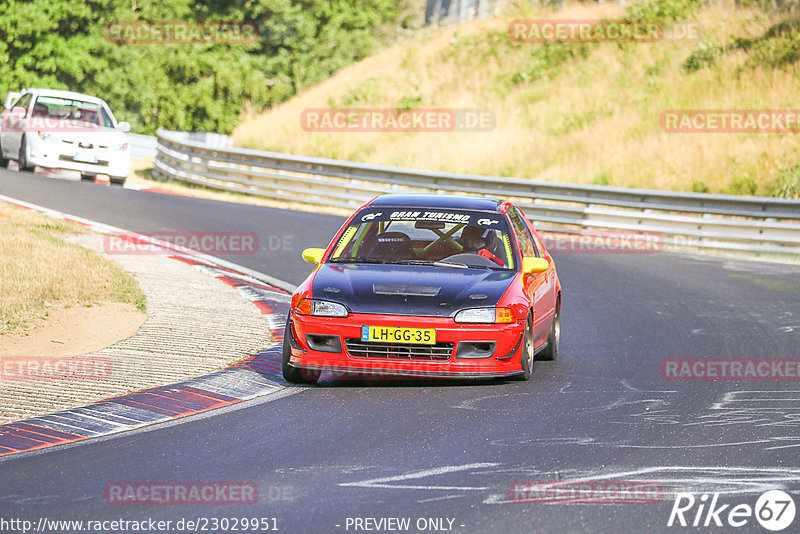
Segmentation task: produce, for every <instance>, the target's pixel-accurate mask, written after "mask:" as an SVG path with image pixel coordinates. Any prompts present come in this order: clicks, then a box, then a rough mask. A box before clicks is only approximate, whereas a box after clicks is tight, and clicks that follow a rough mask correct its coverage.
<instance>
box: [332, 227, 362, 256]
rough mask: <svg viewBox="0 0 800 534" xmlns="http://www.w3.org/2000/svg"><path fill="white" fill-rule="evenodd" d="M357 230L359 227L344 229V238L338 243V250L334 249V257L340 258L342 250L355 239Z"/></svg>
mask: <svg viewBox="0 0 800 534" xmlns="http://www.w3.org/2000/svg"><path fill="white" fill-rule="evenodd" d="M356 230H358V227H356V226H351V227H350V228H348V229H347V230H345V231H344V233H343V234H342V238H341V239H340V240H339V243H338V244H337V245H336V250H334V251H333V257H334V258H338V257H339V256H341V254H342V251H343V250H344V249H345V248H347V244H348V243H349V242H350V240H351V239H353V236H354V235H356Z"/></svg>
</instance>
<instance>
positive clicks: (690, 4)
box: [625, 0, 701, 21]
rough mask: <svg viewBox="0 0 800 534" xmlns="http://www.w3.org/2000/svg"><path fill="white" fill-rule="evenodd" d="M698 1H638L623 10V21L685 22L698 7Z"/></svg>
mask: <svg viewBox="0 0 800 534" xmlns="http://www.w3.org/2000/svg"><path fill="white" fill-rule="evenodd" d="M700 5H701V3H700V1H699V0H639V1H638V2H636V3H634V4H631V5H630V6H628V7H627V8H625V19H626V20H631V21H636V20H661V21H674V20H686V19H688V18H689V17H690V16H691V15H692V14H693V13H694V12H695V10H697V9H698V8H699V7H700Z"/></svg>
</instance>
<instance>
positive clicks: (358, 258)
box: [328, 256, 383, 263]
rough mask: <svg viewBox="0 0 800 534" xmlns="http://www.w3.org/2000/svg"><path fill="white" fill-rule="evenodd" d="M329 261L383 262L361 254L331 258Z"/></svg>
mask: <svg viewBox="0 0 800 534" xmlns="http://www.w3.org/2000/svg"><path fill="white" fill-rule="evenodd" d="M328 261H329V262H331V263H383V262H382V261H381V260H375V259H372V258H365V257H363V256H350V257H345V258H331V259H330V260H328Z"/></svg>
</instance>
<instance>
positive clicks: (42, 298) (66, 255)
mask: <svg viewBox="0 0 800 534" xmlns="http://www.w3.org/2000/svg"><path fill="white" fill-rule="evenodd" d="M85 231H86V230H85V229H83V228H82V227H81V226H79V225H76V224H72V223H66V222H62V221H59V220H57V219H53V218H50V217H46V216H44V215H40V214H37V213H33V212H29V211H26V210H23V209H21V208H17V207H13V206H10V205H8V204H4V203H0V251H2V253H1V254H0V335H3V334H5V333H8V332H12V331H14V330H15V329H17V328H24V327H25V325H26V324H28V322H29V321H31V320H33V319H42V318H46V317H47V313H48V310H50V309H54V308H67V307H73V306H91V305H93V304H97V303H102V302H121V303H131V304H135V305H136V306H137V307H138V308H139V310H140V311H144V304H145V297H144V294H143V293H142V292H141V290H140V289H139V285H138V284H137V283H136V281H135V280H134V279H133V278H132V277H131V276H130V275H128V274H127V273H125V272H124V271H123V270H122V269H120V268H119V267H118V266H117V265H116V264H115V263H113V262H112V261H110V260H107V259H105V258H103V257H102V256H100V255H99V254H96V253H94V252H91V251H89V250H87V249H84V248H82V247H79V246H76V245H72V244H69V243H66V242H64V241H63V240H62V239H60V238H59V235H61V234H64V233H83V232H85Z"/></svg>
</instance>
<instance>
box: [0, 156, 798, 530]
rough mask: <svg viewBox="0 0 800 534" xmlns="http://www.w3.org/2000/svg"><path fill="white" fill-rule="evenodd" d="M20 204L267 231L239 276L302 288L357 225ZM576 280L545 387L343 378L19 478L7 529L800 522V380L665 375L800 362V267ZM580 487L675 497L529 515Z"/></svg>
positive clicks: (695, 265) (640, 268) (631, 260)
mask: <svg viewBox="0 0 800 534" xmlns="http://www.w3.org/2000/svg"><path fill="white" fill-rule="evenodd" d="M0 194H2V195H7V196H10V197H14V198H17V199H20V200H24V201H27V202H32V203H35V204H39V205H42V206H46V207H49V208H53V209H57V210H60V211H63V212H66V213H71V214H74V215H78V216H81V217H85V218H89V219H93V220H96V221H99V222H102V223H107V224H111V225H115V226H119V227H123V228H126V229H129V230H134V231H206V232H207V231H241V232H256V233H258V234H259V237H260V242H261V244H262V249H261V250H260V251H259V253H258V254H255V255H246V256H228V257H226V259H228V260H230V261H234V262H237V263H239V264H241V265H244V266H247V267H249V268H252V269H256V270H259V271H262V272H264V273H267V274H269V275H272V276H275V277H277V278H281V279H284V280H287V281H289V282H292V283H299V282H300V281H301V280H302V279H303V278H304V277H305V276H306V274H307V273H308V272H309V271H310V269H309V266H308V265H307V264H305V263H304V262H303V261H302V260H301V259H300V257H299V253H300V251H301V250H302V249H303V248H305V247H308V246H324V245H326V244H327V243H328V241H329V239H330V238H331V236H332V235H333V234H334V232H335V231H336V230H337V229H338V227H339V225H340V224H341V223H342V221H343V218H341V217H335V216H329V215H321V214H312V213H303V212H294V211H285V210H278V209H270V208H263V207H253V206H243V205H238V204H229V203H223V202H216V201H210V200H202V199H196V198H185V197H178V196H171V195H163V194H157V193H148V192H140V191H133V190H126V189H122V188H118V187H103V186H99V185H94V184H88V183H80V182H71V181H65V180H56V179H53V178H47V177H42V176H36V175H33V174H30V173H16V172H9V171H5V170H0ZM270 236H277V239H276V238H275V237H270ZM270 239H272V245H273V246H272V247H271V246H270ZM278 243H280V245H278ZM265 244H266V246H265ZM556 261H557V265H558V271H559V276H560V278H561V281H562V285H563V305H562V311H563V314H562V345H561V353H560V356H559V360H557V361H555V362H537V363H536V364H535V366H534V376H533V379H532V380H531V381H529V382H511V381H479V382H444V381H433V380H431V381H398V380H394V381H388V382H387V381H382V382H381V381H364V380H346V379H343V378H342V377H337V376H331V375H327V374H326V375H323V378H322V380H321V382H320V384H319V385H318V386H316V387H308V388H292V391H296V392H297V393H296V394H292V395H286V396H281V397H279V398H273V397H266V398H263V399H256V400H253V401H248V402H244V403H242V404H239V405H236V406H234V407H231V408H226V409H222V410H218V411H215V412H211V413H209V414H206V415H201V416H195V417H189V418H185V419H181V420H178V421H176V422H173V423H167V424H163V425H156V426H154V427H150V428H147V429H144V430H139V431H133V432H129V433H124V434H120V435H115V436H110V437H106V438H101V439H98V440H90V441H87V442H83V443H78V444H74V445H69V446H62V447H56V448H52V449H47V450H44V451H41V452H35V453H26V454H22V455H17V456H11V457H6V458H3V459H0V517H2V518H22V519H31V520H34V521H36V520H38V518H40V517H47V518H49V519H75V520H102V519H119V518H122V519H129V520H143V519H147V518H153V519H156V520H173V521H176V520H179V519H181V518H189V519H196V518H203V517H206V518H212V517H216V518H230V517H242V518H254V517H268V518H276V521H277V526H278V528H279V531H280V532H290V533H293V532H301V533H305V532H366V530H356V529H354V526H353V523H352V520H353V518H376V519H378V518H386V517H399V518H410V519H411V528H410V529H409V530H408V531H407V532H423V531H428V532H431V531H436V530H421V529H420V530H418V529H417V528H416V527H417V521H418V520H419V519H424V518H447V519H451V520H453V522H452V530H451V531H452V532H470V533H481V532H614V533H617V532H682V531H693V532H699V531H704V532H709V531H711V532H729V531H736V532H767V530H765V529H763V528H762V527H761V526H760V525H759V524H758V522H757V521H756V520H755V519H754V518H752V517H751V518H750V519H749V520H748V522H747V524H746V525H745V526H743V527H741V528H735V529H734V528H732V527H730V526H728V525H727V524H725V526H724V527H713V526H711V527H706V528H691V527H681V526H672V527H667V521H668V519H669V515H670V511H671V509H672V506H673V500H674V495H675V493H677V492H694V493H695V494H696V495H697V496H698V497H699V495H700V494H702V493H704V492H705V493H709V494H712V493H714V492H719V493H720V496H719V501H718V502H719V504H728V505H730V506H729V508H728V510H730V508H731V507H732V506H733V505H736V504H739V503H745V504H749V505H750V506H754V505H755V502H756V499H757V497H758V496H759V495H760V494H761V493H762V492H763V491H764V490H766V489H771V488H782V489H784V490H786V491H787V492H789V493H790V494H791V495H792V496H793V497H794V500H795V502H796V503H797V504H798V508H800V465H798V456H799V455H798V450H799V449H800V432H798V430H799V429H800V384H798V382H797V381H796V380H795V381H772V380H759V381H739V382H735V381H720V382H705V381H704V382H694V381H666V380H664V379H662V377H661V374H660V372H659V363H660V362H661V360H662V359H664V358H674V357H718V358H726V357H730V358H742V357H745V358H756V357H769V358H773V357H774V358H781V357H793V358H797V357H798V356H800V267H798V266H791V265H783V264H775V263H766V262H755V261H748V260H740V259H723V258H711V257H703V256H697V255H689V254H676V253H658V254H563V255H557V256H556ZM571 479H582V480H587V479H589V480H606V481H626V480H641V481H648V482H649V483H651V484H657V485H659V486H660V487H662V488H663V498H662V499H661V500H657V501H656V502H648V503H639V504H635V503H630V502H628V503H621V504H598V503H586V504H561V503H559V504H543V503H530V502H528V503H520V502H509V501H510V494H509V487H510V486H511V485H512V484H513V483H514V482H515V481H550V482H552V481H556V480H562V481H563V480H571ZM118 481H183V482H185V481H247V482H253V483H256V484H258V486H259V495H260V497H259V501H258V502H257V503H256V504H253V505H243V506H230V505H217V506H213V505H206V506H188V505H183V506H159V505H134V506H119V505H110V504H107V503H106V502H105V501H104V498H103V490H104V487H105V485H106V484H108V483H111V482H118ZM696 511H697V506H695V507H694V508H692V509H691V510H690V511H689V512H687V514H686V518H687V520H688V521H690V522H691V521H692V520H693V519H694V515H695V512H696ZM726 514H727V510H726V511H725V512H724V513H723V514H722V515H721V519H722V520H723V521H725V520H726ZM348 518H350V523H348ZM702 520H705V517H704V516H703V519H702ZM420 525H421V523H420ZM448 525H449V522H448V521H446V520H445V522H444V528H447V526H448ZM712 525H713V523H712ZM797 525H800V518H796V519H795V521H794V524H793V525H792V527H790V528H789V529H788V530H787V532H789V531H792V530H794V531H796V528H797ZM422 526H424V525H422ZM9 531H10V530H9ZM216 531H217V532H232V530H230V529H227V530H226V529H223V528H218V529H217V530H216ZM378 531H379V532H388V531H389V530H378ZM438 531H440V532H441V531H446V530H438ZM373 532H375V530H373Z"/></svg>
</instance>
